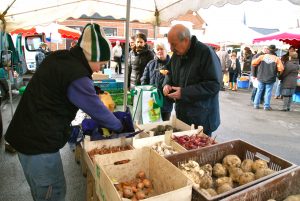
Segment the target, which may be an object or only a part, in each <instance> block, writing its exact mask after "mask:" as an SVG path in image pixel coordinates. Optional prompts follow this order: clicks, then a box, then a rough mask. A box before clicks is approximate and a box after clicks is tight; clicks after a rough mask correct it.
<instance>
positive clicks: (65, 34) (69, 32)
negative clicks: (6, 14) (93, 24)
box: [10, 25, 81, 40]
mask: <svg viewBox="0 0 300 201" xmlns="http://www.w3.org/2000/svg"><path fill="white" fill-rule="evenodd" d="M57 32H58V33H59V34H60V35H61V37H62V38H70V39H73V40H78V39H79V37H80V35H81V32H80V31H78V30H76V29H72V28H69V27H66V26H63V25H59V26H58V29H57ZM10 33H11V34H12V35H13V34H19V33H22V34H23V36H28V35H33V34H37V30H36V28H35V27H32V28H31V29H17V30H14V31H12V32H10Z"/></svg>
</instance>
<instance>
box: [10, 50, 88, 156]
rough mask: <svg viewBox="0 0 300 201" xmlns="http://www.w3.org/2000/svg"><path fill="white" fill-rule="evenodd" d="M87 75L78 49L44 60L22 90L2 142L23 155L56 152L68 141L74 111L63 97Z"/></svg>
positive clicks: (55, 54)
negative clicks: (69, 87) (72, 85)
mask: <svg viewBox="0 0 300 201" xmlns="http://www.w3.org/2000/svg"><path fill="white" fill-rule="evenodd" d="M91 74H92V71H91V69H90V67H89V64H88V62H87V60H86V58H85V56H84V54H83V52H82V49H81V48H80V47H79V46H78V47H75V48H71V50H70V51H69V50H61V51H56V52H53V53H52V54H50V55H49V56H47V57H46V58H45V60H44V61H43V63H42V65H41V66H40V68H39V69H38V70H37V71H36V73H35V74H34V75H33V77H32V79H31V80H30V82H29V84H28V85H27V87H26V91H25V93H24V94H23V96H22V99H21V101H20V103H19V105H18V107H17V109H16V112H15V114H14V116H13V119H12V121H11V123H10V124H9V127H8V129H7V132H6V135H5V139H6V141H7V142H9V143H10V144H11V145H12V146H13V147H14V148H15V149H16V150H17V151H18V152H21V153H24V154H41V153H54V152H57V151H59V149H60V148H62V147H63V146H64V145H65V144H66V142H67V141H68V139H69V138H70V130H69V129H70V123H71V121H72V120H73V119H74V118H75V115H76V112H77V110H78V108H77V107H76V106H75V105H73V104H72V103H71V102H70V101H69V99H68V97H67V89H68V86H69V85H70V83H71V82H72V81H74V80H76V79H79V78H82V77H86V76H87V77H90V78H91Z"/></svg>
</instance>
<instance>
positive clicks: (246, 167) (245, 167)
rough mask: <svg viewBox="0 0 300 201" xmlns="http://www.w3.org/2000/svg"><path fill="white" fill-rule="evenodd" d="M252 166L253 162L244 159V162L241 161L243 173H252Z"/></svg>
mask: <svg viewBox="0 0 300 201" xmlns="http://www.w3.org/2000/svg"><path fill="white" fill-rule="evenodd" d="M252 164H253V160H251V159H245V160H243V162H242V164H241V169H242V170H243V171H244V172H252Z"/></svg>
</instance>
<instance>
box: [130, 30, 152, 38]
mask: <svg viewBox="0 0 300 201" xmlns="http://www.w3.org/2000/svg"><path fill="white" fill-rule="evenodd" d="M137 33H143V34H145V35H146V37H148V30H147V29H132V35H136V34H137Z"/></svg>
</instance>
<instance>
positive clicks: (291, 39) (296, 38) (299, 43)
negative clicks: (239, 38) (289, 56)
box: [253, 32, 300, 47]
mask: <svg viewBox="0 0 300 201" xmlns="http://www.w3.org/2000/svg"><path fill="white" fill-rule="evenodd" d="M268 40H279V41H282V42H284V43H287V44H289V45H293V46H295V47H300V33H299V34H296V33H288V32H283V33H277V34H276V33H275V34H271V35H268V36H264V37H260V38H255V39H253V43H259V42H264V41H268Z"/></svg>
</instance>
